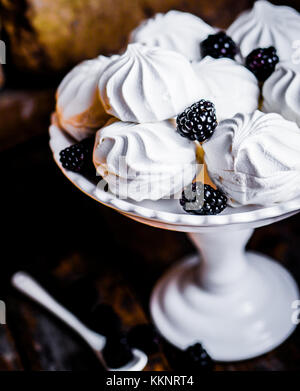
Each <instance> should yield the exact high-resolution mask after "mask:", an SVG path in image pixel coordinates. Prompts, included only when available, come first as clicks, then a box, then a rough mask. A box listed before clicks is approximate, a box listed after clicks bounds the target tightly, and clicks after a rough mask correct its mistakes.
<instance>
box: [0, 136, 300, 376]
mask: <svg viewBox="0 0 300 391" xmlns="http://www.w3.org/2000/svg"><path fill="white" fill-rule="evenodd" d="M0 163H1V166H2V168H4V170H2V171H3V175H4V183H5V186H4V189H5V193H4V194H2V195H3V198H4V199H3V202H2V205H3V206H4V207H3V212H2V224H3V226H4V227H5V234H4V236H3V237H2V239H3V240H2V243H3V244H2V249H3V252H2V261H1V273H0V300H4V301H5V303H6V307H7V324H6V325H0V370H2V371H3V370H10V371H12V370H23V369H25V370H35V371H38V370H100V371H101V370H102V368H101V367H100V365H99V363H98V362H97V361H96V359H95V358H94V356H93V354H92V352H91V351H90V350H89V348H88V347H87V346H86V345H85V344H84V342H82V341H81V340H80V338H79V337H78V336H77V335H75V334H74V333H73V332H72V331H70V330H69V329H68V328H67V327H66V326H65V325H63V324H62V323H61V322H60V321H58V320H57V319H56V318H55V317H54V316H52V315H50V314H48V313H47V312H46V311H44V310H43V309H42V308H40V307H39V306H38V305H36V304H34V303H32V302H31V301H30V300H28V299H26V298H24V297H23V296H21V295H20V294H19V293H17V292H16V291H14V290H13V289H12V288H11V287H10V285H9V276H10V275H11V274H12V273H13V272H14V271H16V270H20V269H23V270H27V271H29V272H30V273H32V275H34V276H35V277H36V278H37V279H39V281H41V282H42V283H43V284H44V285H45V286H46V287H47V288H48V289H49V290H50V291H51V292H53V293H54V294H55V295H56V296H57V297H58V298H60V299H61V300H62V301H64V300H65V302H69V303H70V300H71V301H72V300H73V304H76V305H81V306H87V307H88V306H89V305H90V304H91V303H90V301H91V295H90V289H89V288H84V287H85V286H90V287H93V288H94V290H95V291H96V293H97V297H98V299H99V300H100V301H101V302H104V303H108V304H110V305H112V306H113V307H114V309H115V310H116V312H117V313H118V314H119V315H120V317H121V318H122V321H123V325H124V329H125V330H128V329H129V328H130V327H131V326H134V325H136V324H141V323H147V322H150V320H149V310H148V302H149V295H150V292H151V289H152V287H153V285H154V283H155V281H156V280H157V278H158V277H159V276H160V275H161V274H162V273H163V271H164V270H166V269H167V268H168V267H169V266H170V265H171V264H172V263H173V262H174V261H176V260H177V259H178V258H180V257H181V256H183V255H185V254H187V253H191V252H192V251H193V247H192V245H191V244H190V243H189V241H188V240H187V238H186V236H185V235H184V234H181V233H176V232H169V231H163V230H159V229H155V228H151V227H147V226H143V225H142V224H139V223H136V222H133V221H131V220H129V219H127V218H125V217H123V216H121V215H119V214H118V213H116V212H114V211H112V210H110V209H109V208H106V207H103V206H101V205H100V204H98V203H96V202H95V201H93V200H91V199H89V198H87V197H86V196H85V195H84V194H81V192H80V191H78V190H77V189H76V188H74V187H73V185H71V184H70V183H69V182H68V181H67V180H66V179H65V178H64V177H63V175H62V174H61V173H60V171H59V170H58V169H57V167H56V166H55V164H54V162H53V161H52V158H51V153H50V150H49V148H48V140H47V137H45V136H39V137H36V138H34V139H32V140H31V141H30V142H27V143H25V144H23V145H22V146H18V147H16V148H14V149H12V150H10V151H5V152H2V154H1V155H0ZM3 191H4V190H2V192H3ZM299 243H300V216H294V217H292V218H290V219H288V220H285V221H282V222H280V223H276V224H274V225H271V226H268V227H264V228H260V229H258V230H256V232H255V234H254V236H253V237H252V239H251V240H250V243H249V245H248V247H249V248H251V249H254V250H257V251H261V252H263V253H266V254H268V255H270V256H272V257H274V258H275V259H277V260H278V261H279V262H281V263H282V264H283V265H284V266H285V267H287V268H288V269H289V270H290V271H291V272H292V274H293V275H294V277H295V278H296V280H297V281H298V283H300V256H299ZM80 281H85V285H80ZM78 284H79V285H78ZM80 286H82V287H83V288H79V287H80ZM76 287H77V288H78V289H76ZM274 306H276V303H274ZM168 369H173V368H172V366H171V364H170V360H169V356H168V349H167V345H165V344H162V346H161V351H160V352H159V353H156V354H154V355H152V356H151V357H150V360H149V364H148V366H147V368H146V370H156V371H160V370H168ZM216 370H217V371H237V370H242V371H252V370H255V371H274V370H278V371H287V370H298V371H299V370H300V330H299V328H298V329H297V331H296V332H295V333H294V334H293V335H292V337H290V338H289V340H288V341H286V342H285V343H284V344H283V345H282V346H280V347H279V348H277V349H276V350H274V351H272V352H270V353H269V354H266V355H264V356H261V357H259V358H257V359H254V360H249V361H244V362H240V363H226V364H223V363H217V365H216Z"/></svg>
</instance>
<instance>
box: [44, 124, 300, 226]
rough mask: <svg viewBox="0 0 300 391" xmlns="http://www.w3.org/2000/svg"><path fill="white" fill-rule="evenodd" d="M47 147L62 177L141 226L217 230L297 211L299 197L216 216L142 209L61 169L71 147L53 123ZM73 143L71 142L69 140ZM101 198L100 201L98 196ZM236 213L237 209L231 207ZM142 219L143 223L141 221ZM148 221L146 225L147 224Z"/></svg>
mask: <svg viewBox="0 0 300 391" xmlns="http://www.w3.org/2000/svg"><path fill="white" fill-rule="evenodd" d="M49 136H50V140H49V145H50V149H51V151H52V154H53V159H54V161H55V163H56V164H57V166H58V167H59V168H60V170H61V171H62V173H63V174H64V175H65V177H66V178H68V180H69V181H70V182H71V183H72V184H73V185H74V186H75V187H77V188H78V189H79V190H80V191H82V192H83V193H84V194H86V195H87V196H89V197H91V198H92V199H94V200H95V201H97V202H100V203H101V204H103V205H105V206H107V207H110V208H112V209H114V210H116V211H118V212H119V213H121V214H124V215H126V216H128V217H129V218H132V217H133V218H137V219H138V220H139V221H140V222H143V223H144V224H148V225H149V224H150V223H154V225H155V222H157V223H162V224H166V225H169V226H173V227H180V226H185V227H186V226H191V227H203V228H205V227H208V228H210V227H221V226H235V225H236V226H238V225H241V224H247V223H256V222H257V223H259V222H262V221H264V220H269V219H272V218H277V217H280V216H284V215H289V214H291V213H293V212H295V213H297V211H298V210H299V211H300V197H298V198H296V199H293V200H290V201H287V202H283V203H278V204H276V205H272V206H268V207H260V206H258V207H257V208H255V209H253V210H250V211H241V212H240V213H232V214H220V215H214V216H200V215H192V214H180V213H174V212H166V211H161V210H157V209H153V208H149V207H145V206H140V205H136V204H134V203H133V202H130V200H121V199H118V198H117V197H116V196H114V195H113V194H112V193H107V192H104V191H103V190H101V191H98V193H97V194H96V185H95V184H93V183H92V182H91V181H89V180H88V179H87V178H85V177H84V176H83V175H81V174H79V173H75V172H71V171H68V170H66V169H64V168H63V167H62V165H61V163H60V161H59V152H60V151H61V150H62V149H63V148H66V147H67V146H69V145H71V144H72V141H71V139H70V138H69V136H68V135H67V134H66V133H65V132H64V131H62V130H61V129H60V128H59V127H58V126H57V125H56V124H53V123H52V124H51V125H50V128H49ZM73 143H74V141H73ZM99 195H101V197H102V198H100V197H99ZM231 209H232V210H235V211H237V210H238V209H241V208H239V207H237V208H231ZM141 220H143V221H141ZM148 222H149V223H148Z"/></svg>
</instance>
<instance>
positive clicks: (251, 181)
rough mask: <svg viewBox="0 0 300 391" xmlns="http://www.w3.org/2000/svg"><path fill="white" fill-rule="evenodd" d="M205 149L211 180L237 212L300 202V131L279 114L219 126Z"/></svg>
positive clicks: (245, 117) (244, 117) (248, 116)
mask: <svg viewBox="0 0 300 391" xmlns="http://www.w3.org/2000/svg"><path fill="white" fill-rule="evenodd" d="M203 149H204V152H205V162H206V164H207V169H208V172H209V175H210V177H211V179H212V180H213V182H214V183H215V184H216V185H217V186H218V187H219V188H221V189H222V190H223V191H224V192H225V193H226V194H227V196H228V198H229V203H230V204H231V206H239V205H248V204H249V205H251V204H256V205H262V206H267V205H272V204H275V203H279V202H284V201H288V200H291V199H293V198H295V197H297V196H300V129H299V128H298V126H297V125H296V124H295V123H294V122H291V121H287V120H286V119H284V118H283V117H282V116H281V115H279V114H275V113H270V114H264V113H262V112H261V111H259V110H256V111H255V112H254V113H252V114H237V115H235V116H234V117H233V118H230V119H227V120H225V121H222V122H221V123H220V124H219V126H218V127H217V129H216V130H215V133H214V134H213V136H212V137H211V139H210V140H208V141H207V142H206V143H204V144H203Z"/></svg>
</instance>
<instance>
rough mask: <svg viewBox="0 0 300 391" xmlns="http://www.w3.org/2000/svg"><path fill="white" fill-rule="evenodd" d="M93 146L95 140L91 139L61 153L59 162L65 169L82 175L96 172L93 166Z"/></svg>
mask: <svg viewBox="0 0 300 391" xmlns="http://www.w3.org/2000/svg"><path fill="white" fill-rule="evenodd" d="M93 146H94V139H93V138H92V137H89V138H86V139H84V140H82V141H80V142H79V143H77V144H73V145H71V146H70V147H68V148H65V149H63V150H62V151H60V153H59V156H60V159H59V160H60V162H61V164H62V166H63V168H65V169H67V170H70V171H74V172H80V173H84V172H88V171H89V170H91V169H93V170H94V171H95V169H94V168H93V164H92V160H93Z"/></svg>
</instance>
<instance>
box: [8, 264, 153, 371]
mask: <svg viewBox="0 0 300 391" xmlns="http://www.w3.org/2000/svg"><path fill="white" fill-rule="evenodd" d="M11 283H12V285H13V286H14V287H15V288H16V289H18V290H19V291H20V292H22V293H24V294H25V295H27V296H28V297H30V298H31V299H32V300H34V301H36V302H37V303H39V304H40V305H42V306H43V307H45V308H47V309H48V310H49V311H50V312H52V313H53V314H54V315H56V316H57V317H58V318H59V319H61V320H62V321H63V322H64V323H66V324H67V325H68V326H70V327H71V328H72V329H73V330H74V331H76V332H77V333H78V334H79V335H80V336H81V337H82V338H83V339H84V340H85V341H86V343H87V344H88V345H89V346H90V347H91V348H92V350H93V351H94V353H95V354H96V356H97V357H98V360H99V361H100V362H101V364H102V365H103V366H104V368H105V369H106V370H107V371H142V370H143V369H144V368H145V366H146V365H147V362H148V357H147V355H146V354H145V353H144V352H142V351H141V350H138V349H133V350H132V353H133V357H134V358H133V360H132V361H130V362H129V363H128V364H126V365H124V366H122V367H120V368H109V367H108V366H107V365H106V362H105V359H104V357H103V355H102V350H103V348H104V346H105V343H106V338H105V337H104V336H103V335H101V334H98V333H96V332H95V331H93V330H90V329H89V328H87V327H86V326H85V325H84V324H83V323H82V322H81V321H80V320H79V319H78V318H76V316H74V315H73V314H72V313H71V312H70V311H68V310H67V309H66V308H64V307H63V306H62V305H61V304H59V303H58V302H57V301H56V300H55V299H54V298H53V297H52V296H50V295H49V293H48V292H47V291H46V290H45V289H44V288H42V287H41V285H39V284H38V283H37V282H36V281H35V280H34V279H33V278H32V277H31V276H30V275H29V274H27V273H26V272H23V271H19V272H17V273H15V274H14V275H13V276H12V278H11Z"/></svg>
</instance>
